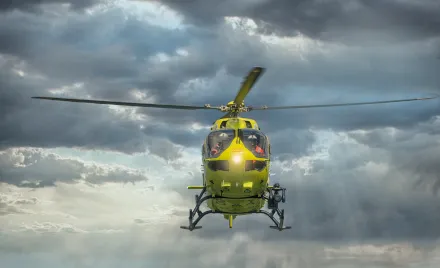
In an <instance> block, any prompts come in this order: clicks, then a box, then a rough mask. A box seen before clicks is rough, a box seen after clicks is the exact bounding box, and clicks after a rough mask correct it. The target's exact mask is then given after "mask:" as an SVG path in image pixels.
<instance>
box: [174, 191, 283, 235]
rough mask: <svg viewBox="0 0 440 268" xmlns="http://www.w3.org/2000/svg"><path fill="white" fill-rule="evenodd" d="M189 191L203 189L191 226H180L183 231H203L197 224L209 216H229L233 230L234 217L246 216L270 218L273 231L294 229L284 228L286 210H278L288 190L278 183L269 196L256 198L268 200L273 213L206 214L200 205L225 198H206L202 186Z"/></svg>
mask: <svg viewBox="0 0 440 268" xmlns="http://www.w3.org/2000/svg"><path fill="white" fill-rule="evenodd" d="M188 189H202V191H201V192H200V194H199V195H196V196H195V200H196V205H195V207H194V209H190V210H189V218H188V219H189V225H188V226H180V228H182V229H186V230H189V231H193V230H195V229H201V228H202V226H197V223H199V221H200V220H201V219H202V218H203V217H205V216H206V215H208V214H228V215H229V228H232V219H233V215H246V214H264V215H266V216H268V217H269V218H270V219H271V220H272V221H273V222H274V224H275V225H274V226H270V228H272V229H277V230H279V231H282V230H284V229H291V228H292V227H290V226H284V209H282V210H280V209H279V208H278V203H279V202H283V203H284V202H285V201H286V189H285V188H281V187H280V185H279V184H278V183H276V184H275V185H274V186H272V187H268V188H267V194H268V195H265V196H262V197H255V198H256V199H260V198H263V199H265V200H267V207H268V209H270V210H271V212H268V211H266V210H262V209H260V210H258V211H253V212H248V213H237V214H234V213H230V212H225V211H212V210H207V211H205V212H202V211H201V210H200V205H201V204H202V203H203V202H205V201H206V200H208V199H211V198H223V197H212V196H204V195H205V193H206V187H203V186H201V187H188ZM247 199H248V198H247ZM275 214H276V215H277V216H278V218H279V220H278V219H276V217H275ZM196 216H197V218H195V217H196ZM194 218H195V219H194Z"/></svg>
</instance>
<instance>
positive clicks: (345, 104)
mask: <svg viewBox="0 0 440 268" xmlns="http://www.w3.org/2000/svg"><path fill="white" fill-rule="evenodd" d="M438 97H439V95H435V96H434V97H426V98H415V99H401V100H388V101H371V102H352V103H337V104H316V105H296V106H275V107H267V106H262V107H250V110H251V111H252V110H281V109H303V108H320V107H335V106H353V105H367V104H380V103H392V102H405V101H421V100H430V99H435V98H438Z"/></svg>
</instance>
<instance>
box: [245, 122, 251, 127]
mask: <svg viewBox="0 0 440 268" xmlns="http://www.w3.org/2000/svg"><path fill="white" fill-rule="evenodd" d="M244 122H245V123H246V127H247V128H252V124H251V122H249V121H244Z"/></svg>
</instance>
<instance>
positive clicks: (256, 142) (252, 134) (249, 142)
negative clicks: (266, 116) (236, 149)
mask: <svg viewBox="0 0 440 268" xmlns="http://www.w3.org/2000/svg"><path fill="white" fill-rule="evenodd" d="M239 133H240V134H239V135H240V139H241V140H242V142H243V144H244V146H246V148H247V149H248V150H249V151H251V152H252V153H253V154H254V155H255V156H256V157H264V158H265V157H268V155H269V152H268V143H267V138H266V136H265V135H264V134H263V133H261V132H260V131H258V130H254V129H240V132H239Z"/></svg>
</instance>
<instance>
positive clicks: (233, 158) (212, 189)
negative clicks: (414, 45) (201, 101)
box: [32, 67, 438, 231]
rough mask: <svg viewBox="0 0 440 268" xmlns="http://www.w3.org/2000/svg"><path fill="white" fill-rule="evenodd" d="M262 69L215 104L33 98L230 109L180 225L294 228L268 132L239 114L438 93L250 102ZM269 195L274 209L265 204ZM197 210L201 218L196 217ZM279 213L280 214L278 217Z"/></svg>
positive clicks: (206, 151) (207, 144) (210, 142)
mask: <svg viewBox="0 0 440 268" xmlns="http://www.w3.org/2000/svg"><path fill="white" fill-rule="evenodd" d="M263 72H264V68H261V67H254V68H253V69H252V70H251V71H250V72H249V74H248V75H247V76H246V77H245V79H244V81H243V82H242V84H241V88H240V89H239V91H238V93H237V95H236V97H235V99H234V100H233V101H231V102H229V103H228V104H227V105H222V106H211V105H209V104H205V105H204V106H188V105H170V104H151V103H133V102H116V101H102V100H88V99H72V98H55V97H32V98H34V99H46V100H56V101H68V102H80V103H94V104H108V105H122V106H134V107H153V108H170V109H184V110H197V109H204V110H219V111H221V112H225V113H226V114H225V115H224V116H223V117H221V118H219V119H217V120H216V121H215V122H214V123H213V125H212V127H211V132H210V133H209V134H208V136H207V137H206V139H205V141H204V142H203V145H202V151H201V153H202V162H203V164H202V167H203V179H202V182H203V185H201V186H188V189H197V190H201V192H200V194H199V195H196V196H195V203H196V204H195V207H194V209H190V210H189V224H188V226H181V228H182V229H187V230H190V231H192V230H194V229H199V228H202V227H201V226H197V223H198V222H199V221H200V220H201V219H202V218H203V217H204V216H205V215H207V214H223V216H224V218H225V219H227V220H229V228H232V222H233V220H234V219H235V218H236V216H239V215H248V214H265V215H267V216H268V217H269V218H270V219H271V220H272V221H273V222H274V224H275V225H274V226H270V228H273V229H277V230H279V231H282V230H284V229H290V228H291V227H290V226H284V210H283V209H282V210H280V209H279V208H278V204H279V203H280V202H283V203H284V202H285V201H286V188H283V187H281V186H280V184H279V183H275V184H274V185H272V186H271V185H269V183H270V180H269V169H270V158H271V148H270V142H269V137H268V136H267V135H266V134H264V133H263V132H262V131H261V130H260V127H259V126H258V124H257V122H256V121H255V120H253V119H250V118H244V117H240V114H241V113H244V112H250V111H253V110H276V109H301V108H315V107H334V106H349V105H366V104H378V103H392V102H405V101H417V100H428V99H434V98H437V97H438V96H434V97H426V98H415V99H400V100H388V101H375V102H357V103H340V104H318V105H302V106H278V107H267V106H262V107H250V106H245V105H244V99H245V97H246V96H247V94H248V93H249V92H250V90H251V89H252V87H253V86H254V84H255V82H256V81H257V80H258V78H259V77H260V76H261V75H262V74H263ZM205 201H207V206H208V208H209V210H207V211H204V212H202V211H201V210H200V205H201V204H202V203H203V202H205ZM266 201H267V208H268V209H269V210H270V212H269V211H266V210H264V209H263V207H264V205H265V204H266ZM275 214H276V215H275ZM196 216H197V218H195V217H196ZM275 216H278V219H277V218H276V217H275Z"/></svg>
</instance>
